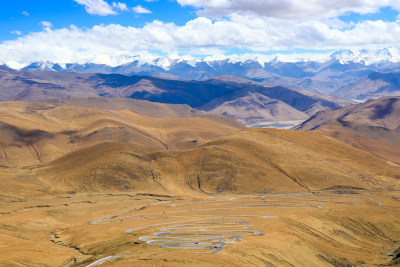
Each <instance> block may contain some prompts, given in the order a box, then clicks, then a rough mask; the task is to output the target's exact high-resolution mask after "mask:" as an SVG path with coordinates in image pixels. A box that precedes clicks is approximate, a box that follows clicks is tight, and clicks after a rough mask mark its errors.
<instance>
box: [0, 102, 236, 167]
mask: <svg viewBox="0 0 400 267" xmlns="http://www.w3.org/2000/svg"><path fill="white" fill-rule="evenodd" d="M85 105H87V106H92V108H85V107H84V106H85ZM94 106H97V108H94ZM133 108H135V109H136V110H139V112H140V113H142V114H146V115H152V116H153V117H163V118H151V117H147V116H143V115H140V114H138V113H137V112H136V110H135V109H133ZM196 114H199V115H201V113H200V112H197V111H195V110H193V109H191V108H190V107H188V106H185V105H179V106H174V105H163V104H156V103H150V102H147V101H137V100H136V101H135V100H118V99H112V100H109V99H98V98H97V99H91V100H71V99H70V100H67V101H61V102H60V101H51V102H38V103H27V102H3V103H0V133H1V134H0V149H1V154H0V164H2V165H5V166H27V165H32V164H38V163H43V162H48V161H51V160H54V159H56V158H58V157H60V156H62V155H65V154H67V153H69V152H72V151H74V150H76V149H78V148H83V147H86V146H90V145H94V144H96V143H99V142H104V141H109V140H113V141H119V142H123V143H126V144H136V145H142V146H146V147H149V148H155V149H187V148H192V147H196V146H199V145H201V144H204V143H206V142H208V141H210V140H213V139H215V138H217V137H220V136H223V135H226V134H230V133H233V132H235V131H237V130H239V129H241V128H242V127H243V126H241V125H240V124H238V123H237V122H235V121H233V120H232V119H230V118H227V117H224V116H207V115H206V116H203V115H201V116H203V117H201V116H200V117H199V116H197V117H194V116H195V115H196ZM191 116H193V118H191ZM179 117H182V118H179Z"/></svg>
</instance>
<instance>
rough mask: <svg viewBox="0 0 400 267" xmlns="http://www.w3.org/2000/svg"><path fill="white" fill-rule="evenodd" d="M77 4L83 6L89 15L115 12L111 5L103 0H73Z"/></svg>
mask: <svg viewBox="0 0 400 267" xmlns="http://www.w3.org/2000/svg"><path fill="white" fill-rule="evenodd" d="M74 1H75V2H77V3H78V4H81V5H83V6H85V10H86V12H87V13H89V14H91V15H100V16H107V15H115V14H117V12H116V11H115V10H114V8H113V6H111V5H110V4H108V3H107V2H105V1H104V0H74Z"/></svg>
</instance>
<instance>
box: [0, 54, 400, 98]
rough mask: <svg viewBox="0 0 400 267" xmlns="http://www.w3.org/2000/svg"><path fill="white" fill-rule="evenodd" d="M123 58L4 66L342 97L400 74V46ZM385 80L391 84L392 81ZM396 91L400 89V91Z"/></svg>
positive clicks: (142, 55)
mask: <svg viewBox="0 0 400 267" xmlns="http://www.w3.org/2000/svg"><path fill="white" fill-rule="evenodd" d="M121 62H122V64H120V65H117V66H109V65H105V64H95V63H84V64H79V63H54V62H32V63H30V64H25V65H21V63H16V62H11V64H10V63H9V62H5V63H3V64H4V65H7V66H9V67H11V68H14V69H16V66H20V67H21V68H19V69H21V70H41V71H56V72H77V73H104V74H123V75H146V76H157V77H163V78H168V79H187V80H206V79H209V78H212V77H216V76H221V75H230V76H236V77H240V78H245V79H250V80H253V81H257V82H261V83H264V84H265V85H267V86H285V87H288V88H293V89H298V90H304V89H305V90H311V91H315V92H319V93H323V94H330V95H338V93H337V92H340V95H346V93H344V91H348V89H347V88H352V87H353V84H360V83H359V81H361V80H362V79H364V80H370V79H369V75H372V76H371V77H375V76H376V75H375V76H374V73H380V74H384V75H386V74H388V75H389V74H392V73H400V47H390V48H384V49H361V50H356V49H353V50H339V51H335V52H333V53H330V54H312V53H310V54H297V55H294V54H290V55H289V54H288V55H285V54H279V55H254V54H245V55H240V56H238V55H231V56H221V55H220V56H212V57H211V56H208V57H204V58H197V57H192V56H179V55H177V54H169V55H165V56H157V55H152V54H149V53H144V54H141V55H137V56H125V57H123V58H122V59H121ZM22 66H23V67H22ZM17 69H18V68H17ZM388 77H389V76H388ZM390 77H391V76H390ZM385 79H388V78H385ZM389 80H390V79H389ZM370 83H371V82H370ZM373 83H374V84H376V83H377V82H373ZM381 83H382V84H383V85H386V84H388V82H387V81H385V82H381ZM390 84H396V83H393V82H390ZM383 85H382V86H383ZM357 86H358V87H360V86H361V85H357ZM396 88H397V87H396ZM343 90H344V91H343ZM390 90H391V91H393V90H394V91H395V92H397V89H393V88H392V89H390ZM360 97H361V98H362V99H364V98H365V97H363V96H360ZM357 99H358V96H357Z"/></svg>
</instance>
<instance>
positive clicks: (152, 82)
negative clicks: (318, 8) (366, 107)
mask: <svg viewBox="0 0 400 267" xmlns="http://www.w3.org/2000/svg"><path fill="white" fill-rule="evenodd" d="M0 84H1V86H0V101H46V100H51V99H62V100H65V99H67V98H68V97H77V98H88V97H107V98H132V99H142V100H148V101H152V102H159V103H171V104H186V105H189V106H191V107H194V108H196V109H201V110H203V111H210V110H214V111H216V112H218V113H219V114H228V115H229V114H231V113H232V112H231V110H232V108H231V104H230V102H231V101H234V102H235V107H238V108H240V109H241V112H240V114H239V115H238V116H236V115H237V114H232V115H233V117H232V118H234V119H237V118H240V119H241V121H242V122H246V121H253V122H251V123H250V124H254V120H255V119H257V120H258V121H260V120H262V121H267V122H277V121H293V120H302V121H303V120H304V119H305V118H307V117H308V116H309V115H313V114H314V113H315V112H317V111H320V110H323V109H326V108H334V107H338V106H342V105H343V103H344V102H343V100H340V99H336V98H334V97H326V96H323V95H318V94H316V93H311V92H307V91H305V90H303V91H296V90H292V89H289V88H285V87H282V86H276V87H267V86H265V85H263V84H261V83H257V82H254V81H250V80H246V79H241V78H237V77H233V76H221V77H216V78H213V79H209V80H205V81H191V80H177V79H175V80H172V79H165V78H158V77H152V76H139V75H137V76H136V75H133V76H125V75H120V74H83V73H72V72H71V73H63V72H51V71H29V70H25V71H15V70H12V69H8V68H6V67H2V68H0ZM255 96H257V97H256V102H261V103H264V102H265V100H266V99H271V100H273V101H276V102H279V103H280V105H279V106H280V108H279V109H280V110H281V112H279V113H278V114H277V117H276V118H275V117H274V114H275V112H274V110H275V106H270V105H259V104H257V103H250V102H249V101H242V100H241V99H239V100H238V101H235V99H236V98H249V97H250V98H255ZM345 103H348V102H345ZM247 107H249V109H250V110H249V111H247V110H246V108H247ZM225 108H226V110H225ZM286 113H288V116H284V114H286ZM304 113H305V114H307V115H305V114H304ZM264 115H265V117H264ZM257 123H259V122H257Z"/></svg>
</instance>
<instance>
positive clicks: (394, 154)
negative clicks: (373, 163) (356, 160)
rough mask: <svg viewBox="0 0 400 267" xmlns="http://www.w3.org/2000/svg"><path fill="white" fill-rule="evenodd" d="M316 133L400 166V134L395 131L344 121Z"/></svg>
mask: <svg viewBox="0 0 400 267" xmlns="http://www.w3.org/2000/svg"><path fill="white" fill-rule="evenodd" d="M316 131H317V132H319V133H322V134H324V135H328V136H332V137H335V138H337V139H339V140H343V141H345V142H346V143H349V144H352V145H353V146H355V147H357V148H359V149H363V150H365V151H368V152H370V153H371V154H374V155H375V156H378V157H380V158H383V159H386V160H389V161H391V162H393V163H396V164H399V165H400V133H399V132H397V131H393V130H389V129H387V128H383V127H374V126H365V125H361V124H357V123H353V122H344V121H331V122H330V123H328V124H325V125H323V126H321V127H318V128H317V129H316Z"/></svg>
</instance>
